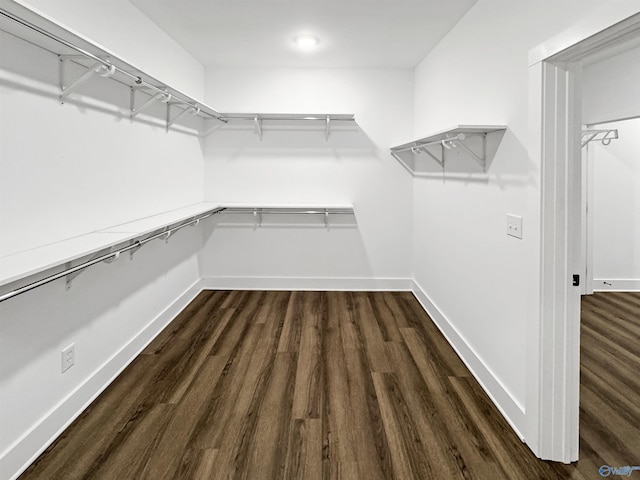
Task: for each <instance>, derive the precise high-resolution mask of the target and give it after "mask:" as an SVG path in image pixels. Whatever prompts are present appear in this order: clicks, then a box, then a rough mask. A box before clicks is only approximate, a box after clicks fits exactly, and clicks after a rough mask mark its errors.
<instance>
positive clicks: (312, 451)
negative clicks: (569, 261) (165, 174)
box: [20, 291, 640, 480]
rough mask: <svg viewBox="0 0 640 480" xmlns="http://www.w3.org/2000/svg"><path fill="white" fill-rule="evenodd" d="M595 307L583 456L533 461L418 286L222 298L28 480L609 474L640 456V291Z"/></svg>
mask: <svg viewBox="0 0 640 480" xmlns="http://www.w3.org/2000/svg"><path fill="white" fill-rule="evenodd" d="M587 302H588V303H587V304H586V306H585V307H584V310H585V312H586V315H585V326H584V330H583V332H584V333H583V339H582V341H583V345H584V347H585V348H583V360H584V363H583V380H584V381H583V384H582V396H583V400H584V402H583V408H582V410H581V414H582V419H581V431H582V436H581V441H582V447H581V460H580V462H578V463H577V464H574V465H561V464H553V463H548V462H543V461H540V460H538V459H536V458H535V457H534V456H533V455H532V454H531V452H530V451H529V450H528V448H527V447H526V446H524V445H523V444H522V443H521V442H520V441H519V440H518V438H517V437H516V436H515V434H514V433H513V432H512V430H511V429H510V428H509V426H508V425H507V423H506V422H505V421H504V419H503V418H502V417H501V416H500V414H499V412H498V411H497V410H496V408H495V407H494V406H493V405H492V403H491V402H490V401H489V399H488V398H487V396H486V395H485V394H484V392H483V391H482V389H481V388H480V387H479V386H478V384H477V383H476V382H475V380H474V379H473V378H472V377H471V375H470V374H469V372H468V371H467V369H466V368H465V366H464V365H463V364H462V363H461V361H460V360H459V359H458V357H457V356H456V354H455V353H454V351H453V350H452V349H451V347H450V346H449V345H448V343H447V342H446V341H445V340H444V338H443V337H442V336H441V334H440V333H439V331H438V330H437V328H436V327H435V326H434V325H433V323H432V322H431V320H430V319H429V317H428V316H427V315H426V314H425V313H424V311H423V310H422V309H421V307H420V305H419V304H418V303H417V302H416V300H415V298H414V297H413V296H412V295H411V294H410V293H352V292H247V291H231V292H226V291H207V292H203V293H202V294H200V295H199V296H198V297H197V298H196V299H195V300H194V301H193V302H192V303H191V304H190V305H189V306H188V307H187V308H186V309H185V310H184V311H183V312H182V313H181V314H180V315H179V316H178V317H177V318H176V319H175V320H174V321H173V323H172V324H171V325H170V326H169V327H168V328H167V329H166V330H165V331H164V332H163V333H162V334H161V335H160V336H159V337H158V338H156V339H155V340H154V341H153V342H152V344H151V345H149V347H147V348H146V349H145V351H144V352H143V353H142V354H141V355H140V356H139V357H138V358H137V359H136V360H135V361H134V362H133V363H132V364H131V366H129V367H128V368H127V369H126V370H125V371H124V372H123V373H122V375H120V376H119V377H118V379H117V380H116V381H115V382H114V383H113V384H112V385H111V386H109V387H108V388H107V390H105V392H104V393H103V394H102V395H101V396H100V397H99V398H98V399H97V400H96V401H95V402H93V403H92V405H91V406H90V407H89V408H88V409H87V410H86V411H85V412H84V413H83V414H82V415H81V416H80V417H79V418H78V419H77V420H76V421H75V422H74V423H73V424H72V425H71V426H70V427H69V428H68V429H67V430H66V431H65V432H64V433H63V434H62V436H61V437H60V438H59V439H58V440H57V441H56V442H55V443H53V444H52V445H51V447H49V448H48V449H47V451H46V452H45V453H43V454H42V455H41V456H40V458H38V460H37V461H36V462H34V464H33V465H32V466H31V467H29V469H28V470H27V471H26V472H25V473H24V474H23V475H22V476H21V477H20V478H21V479H22V480H30V479H68V480H69V479H70V480H74V479H118V480H124V479H136V480H138V479H154V480H156V479H219V478H225V479H251V480H256V479H266V480H270V479H305V480H314V479H318V480H320V479H323V480H324V479H327V480H329V479H338V478H343V479H365V480H375V479H391V478H395V479H402V480H408V479H450V478H453V479H455V478H467V479H480V480H485V479H487V480H488V479H523V480H525V479H526V480H529V479H534V478H535V479H563V478H574V479H592V478H601V477H600V476H599V474H598V468H599V467H600V465H602V464H608V465H612V466H618V465H619V466H621V465H629V464H632V465H634V464H640V456H639V455H638V448H639V446H640V437H639V436H638V431H639V430H638V425H640V412H639V409H638V399H639V398H640V396H639V395H638V394H639V393H640V381H639V377H638V376H637V374H636V372H637V371H638V370H639V369H640V363H639V360H638V359H639V356H638V350H639V349H638V341H637V340H638V338H639V337H640V325H639V321H638V319H639V318H640V315H639V312H640V297H639V296H637V295H635V296H633V295H632V296H631V297H630V300H627V299H626V297H624V296H611V297H609V294H607V295H596V296H593V297H592V298H590V299H588V301H587ZM633 462H636V463H633Z"/></svg>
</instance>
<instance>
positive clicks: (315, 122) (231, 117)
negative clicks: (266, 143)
mask: <svg viewBox="0 0 640 480" xmlns="http://www.w3.org/2000/svg"><path fill="white" fill-rule="evenodd" d="M221 116H222V118H223V119H224V120H225V122H226V125H251V126H253V127H254V129H255V133H256V134H257V135H258V138H259V139H260V140H262V134H263V130H264V128H265V127H269V126H275V125H277V126H280V127H282V126H285V127H286V126H289V125H296V126H297V125H308V126H313V127H319V128H321V129H323V130H324V137H325V140H329V136H330V134H331V130H332V128H334V127H336V126H339V125H348V124H355V121H356V118H355V115H353V114H342V113H222V114H221ZM224 126H225V124H218V125H214V126H213V127H212V128H211V129H210V130H208V131H206V132H205V133H204V134H203V135H204V136H207V135H209V134H210V133H213V132H215V131H216V130H219V129H221V128H223V127H224Z"/></svg>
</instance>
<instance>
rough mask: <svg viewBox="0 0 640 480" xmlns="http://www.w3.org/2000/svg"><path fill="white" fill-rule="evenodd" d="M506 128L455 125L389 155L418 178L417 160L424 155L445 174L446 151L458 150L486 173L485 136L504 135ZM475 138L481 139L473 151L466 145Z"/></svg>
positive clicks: (400, 146)
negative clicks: (458, 148)
mask: <svg viewBox="0 0 640 480" xmlns="http://www.w3.org/2000/svg"><path fill="white" fill-rule="evenodd" d="M506 129H507V127H506V126H505V125H456V126H454V127H451V128H447V129H446V130H442V131H440V132H436V133H433V134H431V135H428V136H426V137H423V138H420V139H418V140H414V141H412V142H409V143H405V144H402V145H398V146H396V147H392V148H391V155H393V157H394V158H395V159H396V160H398V161H399V162H400V163H401V164H402V166H404V167H405V168H406V169H407V170H408V171H409V172H410V173H411V174H412V175H419V174H420V172H419V169H418V168H417V167H416V165H417V161H418V158H419V157H421V156H424V157H427V158H430V159H431V160H433V161H434V162H436V163H437V164H438V165H439V166H440V168H441V169H442V170H443V171H444V170H445V163H446V159H447V152H448V151H449V150H451V149H453V148H457V147H460V148H461V150H464V152H465V153H466V154H467V155H468V156H469V157H470V158H472V159H473V160H474V161H475V162H477V163H478V164H479V165H480V166H481V167H482V170H483V171H485V170H486V162H487V144H486V140H487V135H489V134H493V133H495V134H501V133H504V132H505V131H506ZM474 138H479V139H480V142H479V143H480V146H479V148H478V147H477V146H476V147H475V149H474V148H471V147H470V146H469V144H468V143H469V141H470V140H471V139H474Z"/></svg>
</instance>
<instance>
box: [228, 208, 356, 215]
mask: <svg viewBox="0 0 640 480" xmlns="http://www.w3.org/2000/svg"><path fill="white" fill-rule="evenodd" d="M219 213H231V214H238V213H247V214H249V213H253V214H256V213H257V214H263V215H326V214H329V215H353V208H331V207H330V208H306V207H265V208H262V207H222V209H221V210H220V212H219Z"/></svg>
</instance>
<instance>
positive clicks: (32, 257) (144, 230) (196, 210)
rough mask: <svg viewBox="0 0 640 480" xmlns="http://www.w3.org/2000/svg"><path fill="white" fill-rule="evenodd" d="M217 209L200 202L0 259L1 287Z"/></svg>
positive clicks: (215, 206) (210, 204)
mask: <svg viewBox="0 0 640 480" xmlns="http://www.w3.org/2000/svg"><path fill="white" fill-rule="evenodd" d="M216 209H217V205H215V204H212V203H208V202H205V203H199V204H196V205H190V206H187V207H184V208H179V209H177V210H172V211H169V212H164V213H161V214H158V215H153V216H150V217H146V218H141V219H139V220H136V221H134V222H129V223H124V224H122V225H116V226H113V227H110V228H106V229H102V230H98V231H95V232H91V233H87V234H86V235H80V236H78V237H74V238H69V239H67V240H62V241H60V242H56V243H52V244H49V245H43V246H42V247H38V248H34V249H32V250H27V251H24V252H19V253H16V254H13V255H7V256H4V257H0V286H3V285H7V284H9V283H13V282H16V281H19V280H21V279H24V278H26V277H29V276H31V275H35V274H38V273H42V272H45V271H47V270H50V269H52V268H55V267H59V266H63V265H65V264H66V263H68V262H73V261H76V260H79V259H81V258H84V257H87V256H90V255H94V254H96V253H98V252H102V251H104V250H107V249H109V248H111V247H114V246H116V245H120V244H122V243H125V242H129V241H132V240H134V239H136V238H140V237H144V236H146V235H149V234H152V233H154V232H157V231H159V230H162V229H165V228H167V227H171V226H172V225H175V224H178V223H180V222H183V221H185V220H189V219H191V218H194V217H197V216H199V215H202V214H205V213H207V212H210V211H213V210H216Z"/></svg>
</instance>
